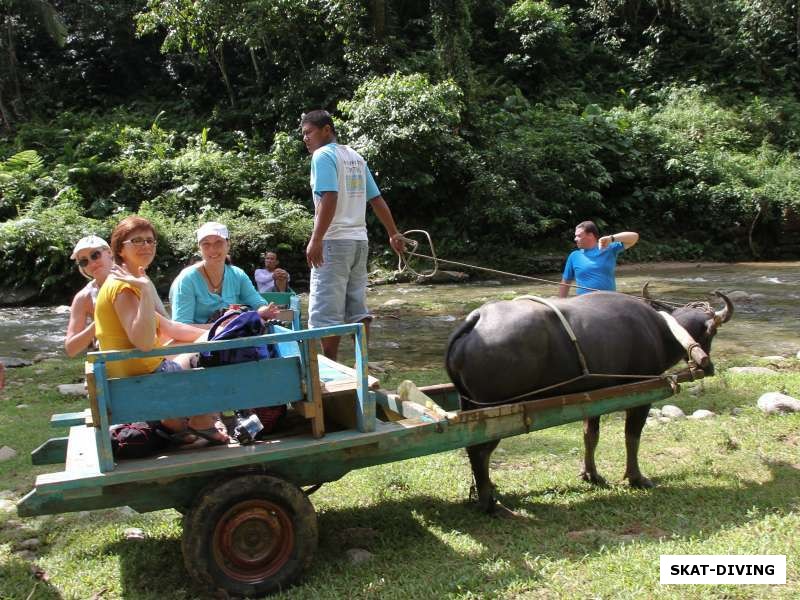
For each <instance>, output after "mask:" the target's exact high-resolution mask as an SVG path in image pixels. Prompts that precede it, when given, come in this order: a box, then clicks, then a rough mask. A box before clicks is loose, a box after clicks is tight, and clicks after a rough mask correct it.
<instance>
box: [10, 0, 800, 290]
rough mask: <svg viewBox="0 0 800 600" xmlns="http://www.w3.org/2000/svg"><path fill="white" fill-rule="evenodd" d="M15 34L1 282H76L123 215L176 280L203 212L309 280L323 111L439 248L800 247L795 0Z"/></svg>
mask: <svg viewBox="0 0 800 600" xmlns="http://www.w3.org/2000/svg"><path fill="white" fill-rule="evenodd" d="M0 24H1V25H2V29H3V31H5V32H6V33H5V34H4V35H3V36H0V37H1V38H2V40H0V127H2V132H3V134H2V137H1V138H0V265H2V266H0V285H3V286H5V287H20V286H33V287H35V288H38V289H40V293H41V294H51V293H56V292H57V290H59V289H65V290H71V289H72V288H73V287H74V285H75V284H76V283H77V280H76V279H75V274H74V270H73V269H71V268H70V265H69V261H67V260H66V258H65V257H66V255H67V254H68V253H67V252H66V250H67V249H68V248H69V247H70V245H71V244H72V243H73V241H74V239H75V237H76V236H79V235H80V234H82V233H86V232H89V231H97V232H98V233H107V232H108V231H109V230H110V228H111V227H112V226H113V223H114V222H115V221H116V220H118V219H119V218H120V216H121V215H124V214H128V213H130V212H134V211H142V212H145V213H147V214H149V215H152V216H153V218H154V219H155V220H156V221H157V222H158V223H159V224H160V225H163V229H164V232H163V235H162V238H163V240H162V241H163V243H162V245H161V246H159V262H158V264H157V267H158V270H156V271H154V274H155V275H156V277H161V278H162V279H163V281H162V284H164V283H168V281H167V279H168V278H169V277H171V276H172V274H173V273H174V271H175V269H177V268H178V266H180V265H181V264H183V263H184V262H185V261H186V260H188V259H189V257H190V256H191V254H192V252H193V248H192V240H191V231H192V228H193V227H195V226H196V225H197V223H199V222H201V221H202V220H204V219H207V218H209V217H211V216H215V217H220V218H224V219H226V220H227V221H228V222H229V225H230V226H231V229H232V231H233V234H234V238H235V241H236V245H235V247H234V260H235V261H236V262H237V263H239V264H241V265H242V266H244V267H246V268H252V266H254V264H255V263H256V262H257V255H258V253H260V252H263V250H264V249H265V248H266V247H270V246H278V247H280V248H281V249H282V250H283V253H284V256H285V259H284V260H285V263H286V264H287V266H289V267H293V268H295V269H298V270H300V269H303V264H304V261H303V254H302V250H303V245H304V241H305V239H306V236H307V235H308V232H309V231H310V227H311V206H310V202H309V196H310V194H309V191H308V183H307V177H308V157H307V153H306V151H305V148H304V147H303V145H302V143H301V141H300V137H299V134H298V129H297V123H298V119H299V115H300V113H301V112H303V111H304V110H307V109H310V108H315V107H324V108H327V109H329V110H331V111H332V112H333V113H334V115H335V117H336V118H337V126H338V129H339V130H340V134H341V137H342V139H343V141H346V142H347V143H350V144H351V145H353V146H354V147H355V148H356V149H357V150H359V151H360V152H362V153H363V155H364V156H365V157H366V158H367V159H368V161H369V163H370V165H371V166H372V168H373V171H374V172H375V174H376V178H377V180H378V183H379V185H380V187H381V189H382V190H383V192H384V193H385V195H386V197H387V199H388V201H389V203H390V205H391V206H392V208H393V211H394V212H395V216H396V217H397V220H398V222H399V224H400V226H401V228H403V229H409V228H423V229H428V230H430V231H431V232H432V234H433V235H434V237H435V239H436V241H437V246H438V248H439V250H440V252H442V253H443V254H445V255H446V256H448V257H452V258H456V257H459V256H466V257H475V256H479V257H483V261H482V262H483V264H491V265H494V266H497V267H501V268H502V267H505V268H511V269H520V270H524V269H526V267H527V266H528V265H530V264H533V263H532V262H531V258H532V257H535V256H536V255H539V254H543V253H557V254H562V253H566V251H567V250H568V249H569V241H568V240H569V239H570V238H571V235H570V232H571V229H572V227H573V226H574V224H575V223H576V222H578V221H581V220H584V219H587V218H591V219H594V220H595V221H597V222H598V224H599V225H600V226H601V228H603V229H622V228H624V229H635V230H639V231H641V232H642V234H643V242H642V244H640V246H639V247H637V249H636V252H635V254H634V257H635V258H638V259H667V258H674V259H700V258H703V259H731V258H745V257H762V258H773V257H782V256H783V257H787V256H788V257H796V256H797V252H798V246H799V245H800V244H799V243H800V239H798V237H799V236H800V219H798V216H797V214H798V206H799V205H800V195H798V194H797V191H798V189H797V188H798V185H800V182H799V181H798V177H800V176H798V174H797V173H798V160H799V159H798V151H799V150H800V129H799V128H798V125H799V124H800V103H798V94H797V91H798V82H799V81H800V68H798V67H800V33H798V32H800V9H799V8H798V5H797V3H796V2H793V1H789V0H681V1H680V2H678V1H677V0H573V1H556V0H553V1H542V0H517V1H513V0H493V1H492V2H476V1H474V0H435V1H434V0H429V1H427V2H423V1H421V0H401V1H394V2H386V1H385V0H371V1H369V2H359V1H357V0H280V1H275V0H249V1H247V2H244V1H242V0H232V1H230V2H218V1H216V0H191V1H190V0H169V1H160V0H159V1H155V0H108V1H106V2H103V3H99V2H80V3H70V2H61V1H52V2H46V1H44V0H2V1H0ZM376 225H377V224H376V222H374V220H373V222H371V227H373V228H374V227H376ZM376 232H377V230H376ZM776 242H777V243H776ZM375 248H376V249H379V254H378V257H379V258H381V257H383V258H388V253H387V251H386V250H385V246H380V247H378V246H377V245H375ZM487 257H488V258H487Z"/></svg>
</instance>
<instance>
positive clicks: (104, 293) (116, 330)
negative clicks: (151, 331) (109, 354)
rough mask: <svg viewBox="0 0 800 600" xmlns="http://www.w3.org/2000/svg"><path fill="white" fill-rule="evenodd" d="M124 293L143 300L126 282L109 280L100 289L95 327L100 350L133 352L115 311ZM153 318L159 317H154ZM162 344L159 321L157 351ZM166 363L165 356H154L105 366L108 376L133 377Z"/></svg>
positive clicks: (150, 371) (95, 311) (95, 314)
mask: <svg viewBox="0 0 800 600" xmlns="http://www.w3.org/2000/svg"><path fill="white" fill-rule="evenodd" d="M125 290H130V291H131V292H133V293H134V294H136V297H137V298H141V296H142V293H141V292H140V291H139V290H138V289H137V288H136V287H134V286H132V285H131V284H129V283H124V282H122V281H120V280H119V279H115V278H114V277H109V278H108V279H106V281H105V283H103V287H101V288H100V292H99V293H98V294H97V302H96V303H95V306H94V327H95V336H96V337H97V341H98V342H99V343H100V350H103V351H105V350H131V349H133V348H134V346H133V344H132V343H131V341H130V340H129V339H128V334H127V333H125V329H124V328H123V327H122V323H121V322H120V320H119V317H118V316H117V311H115V310H114V301H115V300H116V299H117V298H118V297H119V295H120V294H121V293H123V292H124V291H125ZM153 318H154V319H155V318H156V316H155V314H153ZM162 345H163V344H161V342H160V341H159V339H158V322H156V340H155V346H154V348H160V347H161V346H162ZM162 360H164V359H163V357H159V356H154V357H151V358H130V359H128V360H120V361H115V362H109V363H106V364H107V365H108V371H107V372H108V376H109V377H131V376H133V375H144V374H145V373H152V372H153V371H155V370H156V369H157V368H158V366H159V365H160V364H161V361H162Z"/></svg>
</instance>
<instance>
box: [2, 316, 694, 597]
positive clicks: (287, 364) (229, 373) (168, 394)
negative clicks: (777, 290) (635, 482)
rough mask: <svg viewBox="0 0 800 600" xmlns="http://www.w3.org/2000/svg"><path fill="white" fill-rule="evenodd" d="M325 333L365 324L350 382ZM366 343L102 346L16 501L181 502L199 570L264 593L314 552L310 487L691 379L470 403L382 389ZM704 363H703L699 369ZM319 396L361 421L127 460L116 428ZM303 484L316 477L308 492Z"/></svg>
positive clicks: (51, 507)
mask: <svg viewBox="0 0 800 600" xmlns="http://www.w3.org/2000/svg"><path fill="white" fill-rule="evenodd" d="M328 335H354V337H355V341H356V343H355V353H356V369H355V370H352V369H346V368H344V371H349V374H348V376H349V377H350V378H351V381H350V384H351V385H350V386H349V387H348V386H345V387H344V388H342V387H341V386H340V387H339V388H338V390H337V391H336V392H331V393H328V394H326V392H325V389H326V386H330V388H334V387H335V385H333V384H334V383H335V378H334V379H333V380H330V379H329V380H327V381H326V376H325V370H326V368H329V367H330V366H331V365H330V364H328V363H326V362H325V361H324V357H318V356H317V353H316V345H315V342H316V341H317V340H318V339H319V338H321V337H325V336H328ZM365 342H366V339H365V335H364V330H363V326H362V325H360V324H357V325H343V326H336V327H329V328H320V329H315V330H299V331H290V330H282V331H280V332H279V333H275V334H271V335H266V336H260V337H258V338H247V339H245V340H231V341H226V342H209V343H206V344H203V345H188V346H185V347H181V350H182V351H183V350H186V351H198V350H199V349H201V348H202V349H203V350H211V349H223V348H232V347H243V346H252V345H254V344H262V343H264V344H266V343H271V344H276V345H277V347H278V349H279V354H280V357H279V358H277V359H271V360H266V361H258V362H255V363H244V364H240V365H227V366H225V367H216V368H213V369H194V370H192V371H186V372H182V373H165V374H151V375H145V376H140V377H130V378H125V379H113V378H107V377H106V375H105V366H106V364H107V363H108V362H111V361H115V360H122V359H125V358H131V357H135V356H148V355H149V356H158V355H164V354H165V353H166V351H165V350H163V349H161V350H157V351H152V352H146V353H142V352H99V353H92V354H90V360H91V361H92V362H93V364H94V378H95V382H94V383H95V385H94V387H95V389H96V394H95V396H94V398H93V399H92V402H91V404H92V406H91V407H90V409H87V411H85V412H84V413H77V414H71V415H61V416H57V417H55V424H56V425H64V424H69V425H71V428H70V434H69V437H68V438H56V439H55V440H48V442H45V444H43V445H42V446H41V447H40V448H39V449H37V450H35V451H34V452H33V456H32V458H33V461H34V462H35V463H38V464H45V463H56V462H65V469H64V470H63V471H58V472H55V473H48V474H44V475H40V476H38V477H37V479H36V485H35V487H34V489H33V490H32V491H31V492H30V493H28V494H27V495H26V496H25V497H24V498H23V499H22V500H20V502H19V504H18V507H17V510H18V513H19V514H20V515H21V516H33V515H42V514H53V513H62V512H70V511H82V510H91V509H101V508H108V507H114V506H130V507H131V508H133V509H135V510H137V511H140V512H146V511H153V510H159V509H164V508H175V509H177V510H179V511H181V512H182V513H183V514H184V532H183V553H184V561H185V563H186V567H187V570H188V571H189V573H190V575H192V576H193V578H195V579H196V580H197V581H199V582H202V583H204V584H206V585H207V586H209V587H211V588H212V589H218V588H223V589H225V590H226V591H228V592H229V593H233V594H238V595H246V596H250V595H259V594H265V593H269V592H272V591H276V590H279V589H284V588H285V587H286V586H288V585H291V584H292V583H293V582H294V581H296V580H297V579H298V578H299V577H300V576H301V574H302V572H303V571H304V569H305V568H306V567H307V566H308V565H309V564H310V561H311V558H312V556H313V553H314V551H315V549H316V546H317V525H316V516H315V513H314V509H313V506H312V505H311V503H310V501H309V500H308V494H309V493H310V491H312V490H313V489H314V488H316V486H319V485H320V484H323V483H325V482H331V481H335V480H337V479H339V478H341V477H342V476H344V475H345V474H347V473H348V472H350V471H352V470H354V469H359V468H363V467H368V466H372V465H378V464H384V463H389V462H393V461H398V460H404V459H408V458H414V457H419V456H424V455H427V454H433V453H437V452H444V451H448V450H453V449H457V448H463V447H465V446H469V445H473V444H479V443H482V442H486V441H490V440H496V439H501V438H505V437H509V436H513V435H519V434H524V433H528V432H531V431H536V430H539V429H544V428H547V427H553V426H556V425H561V424H564V423H569V422H572V421H578V420H582V419H584V418H586V417H591V416H598V415H602V414H606V413H609V412H614V411H619V410H625V409H627V408H631V407H634V406H639V405H643V404H649V403H653V402H656V401H659V400H663V399H665V398H667V397H669V396H671V395H672V394H674V393H675V392H676V391H677V387H678V386H677V381H678V380H684V379H688V378H689V377H690V376H689V375H685V376H683V375H682V376H673V377H670V378H662V379H656V380H649V381H644V382H639V383H632V384H628V385H623V386H617V387H613V388H605V389H601V390H596V391H593V392H586V393H581V394H572V395H563V396H554V397H551V398H547V399H539V400H532V401H528V402H520V403H516V404H507V405H500V406H493V407H488V408H483V409H479V410H470V411H461V410H459V398H458V394H457V393H456V392H455V390H454V389H453V387H452V386H450V385H439V386H430V387H426V388H421V389H419V390H418V389H417V388H415V387H414V386H413V384H411V383H410V382H407V383H404V384H403V385H401V387H400V389H399V390H398V394H394V393H389V392H386V391H384V390H380V389H371V388H370V382H369V379H368V375H367V352H366V343H365ZM171 352H173V353H174V349H173V350H172V351H171ZM328 362H329V361H328ZM698 375H699V376H702V372H701V373H699V374H698V373H694V374H693V375H692V376H691V378H696V377H697V376H698ZM315 396H316V398H315ZM143 398H146V399H147V401H145V402H143V401H142V399H143ZM315 400H316V401H317V405H320V404H321V405H322V406H324V410H325V411H326V412H328V409H329V408H332V407H333V406H334V405H336V406H337V409H336V410H337V411H338V412H339V413H341V407H342V406H345V408H346V410H349V411H350V412H351V413H352V414H351V415H350V416H351V418H350V419H349V421H348V420H347V419H345V422H349V423H351V425H350V426H345V427H341V426H339V427H338V429H337V430H329V431H322V432H321V431H319V430H318V429H317V430H315V429H314V427H313V426H312V427H306V428H305V429H304V430H303V431H301V432H299V433H295V434H293V435H286V436H285V437H281V436H280V435H273V436H271V437H270V438H268V439H266V440H264V441H261V442H257V443H256V444H253V445H247V446H239V445H235V444H230V445H228V446H215V447H208V448H203V449H198V450H189V451H184V450H175V451H171V452H165V453H164V454H162V455H159V456H155V457H148V458H144V459H137V460H125V461H120V462H118V463H117V464H115V463H114V461H113V458H112V457H111V450H110V444H109V443H108V435H107V434H106V433H105V432H107V431H108V426H109V425H110V424H113V423H117V422H122V421H120V419H124V420H128V421H130V420H146V419H155V418H166V417H169V416H175V414H198V413H199V412H205V411H207V410H212V409H213V410H226V409H233V408H242V407H252V406H262V405H265V404H266V405H278V404H283V403H287V402H293V403H295V404H294V406H295V408H296V409H297V410H298V411H299V412H301V413H303V412H304V411H305V413H307V414H304V416H308V415H309V414H310V415H311V417H314V416H316V417H317V418H321V416H322V415H321V414H320V413H321V412H322V410H323V409H322V408H319V407H318V408H316V409H309V408H308V407H309V406H314V405H315V402H314V401H315ZM319 400H321V402H319ZM329 404H330V407H329ZM143 405H144V406H145V407H144V408H143ZM131 406H135V407H136V408H135V409H131V408H130V407H131ZM190 407H192V408H193V409H194V412H191V410H190ZM199 407H202V411H199V410H197V409H198V408H199ZM304 407H305V408H304ZM176 410H178V411H179V412H177V413H176V412H175V411H176ZM311 417H309V418H311ZM326 427H327V424H326ZM305 486H312V488H309V489H306V490H305V491H304V490H303V488H304V487H305Z"/></svg>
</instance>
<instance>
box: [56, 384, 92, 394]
mask: <svg viewBox="0 0 800 600" xmlns="http://www.w3.org/2000/svg"><path fill="white" fill-rule="evenodd" d="M58 392H59V393H60V394H61V395H62V396H85V395H86V385H85V384H83V383H62V384H61V385H59V386H58Z"/></svg>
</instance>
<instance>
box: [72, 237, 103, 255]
mask: <svg viewBox="0 0 800 600" xmlns="http://www.w3.org/2000/svg"><path fill="white" fill-rule="evenodd" d="M86 248H109V249H110V246H109V245H108V242H106V241H105V240H104V239H103V238H101V237H99V236H96V235H94V234H92V235H87V236H86V237H82V238H81V239H79V240H78V243H77V244H75V247H74V248H73V249H72V256H70V257H69V258H70V260H75V257H76V256H77V255H78V252H80V251H81V250H85V249H86Z"/></svg>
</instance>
